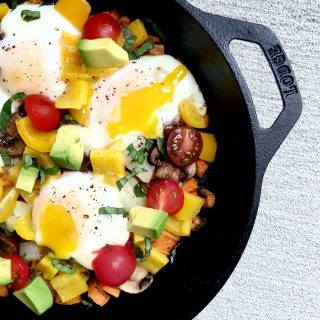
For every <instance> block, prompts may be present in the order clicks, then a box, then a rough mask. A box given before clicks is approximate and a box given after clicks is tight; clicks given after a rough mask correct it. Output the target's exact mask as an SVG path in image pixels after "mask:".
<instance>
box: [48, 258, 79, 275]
mask: <svg viewBox="0 0 320 320" xmlns="http://www.w3.org/2000/svg"><path fill="white" fill-rule="evenodd" d="M52 265H53V267H55V268H57V269H58V270H59V271H60V272H63V273H68V274H75V273H76V268H75V267H74V266H71V265H69V264H65V263H62V262H60V260H58V259H53V260H52Z"/></svg>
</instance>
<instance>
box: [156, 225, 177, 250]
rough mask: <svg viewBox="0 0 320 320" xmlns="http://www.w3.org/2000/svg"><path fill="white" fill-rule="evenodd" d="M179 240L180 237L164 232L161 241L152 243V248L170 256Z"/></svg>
mask: <svg viewBox="0 0 320 320" xmlns="http://www.w3.org/2000/svg"><path fill="white" fill-rule="evenodd" d="M179 240H180V237H179V236H177V235H175V234H173V233H171V232H169V231H166V230H164V231H163V232H162V234H161V236H160V237H159V239H157V240H154V241H152V247H153V248H157V249H158V250H159V251H161V252H162V253H163V254H165V255H166V256H169V255H170V254H171V251H172V250H173V248H174V247H175V246H176V245H177V243H178V241H179Z"/></svg>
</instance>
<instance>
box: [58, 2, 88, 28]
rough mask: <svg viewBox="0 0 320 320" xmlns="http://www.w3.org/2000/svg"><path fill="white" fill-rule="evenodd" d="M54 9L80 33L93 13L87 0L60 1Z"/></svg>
mask: <svg viewBox="0 0 320 320" xmlns="http://www.w3.org/2000/svg"><path fill="white" fill-rule="evenodd" d="M54 8H55V9H56V10H57V11H58V12H59V13H60V14H62V15H63V16H64V17H65V18H66V19H68V20H69V21H70V22H71V24H72V25H73V26H74V27H75V28H77V29H78V30H79V31H82V28H83V26H84V24H85V22H86V21H87V20H88V17H89V14H90V11H91V6H90V4H89V3H88V2H87V1H85V0H59V1H58V2H57V3H56V4H55V6H54Z"/></svg>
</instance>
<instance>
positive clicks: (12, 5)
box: [11, 0, 18, 11]
mask: <svg viewBox="0 0 320 320" xmlns="http://www.w3.org/2000/svg"><path fill="white" fill-rule="evenodd" d="M17 5H18V1H17V0H12V2H11V8H12V11H13V10H14V9H15V8H16V7H17Z"/></svg>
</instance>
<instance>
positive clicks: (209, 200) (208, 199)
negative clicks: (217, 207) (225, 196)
mask: <svg viewBox="0 0 320 320" xmlns="http://www.w3.org/2000/svg"><path fill="white" fill-rule="evenodd" d="M198 195H199V196H200V197H202V198H204V199H205V203H204V205H203V207H204V208H207V209H208V208H212V207H213V205H214V203H215V201H216V197H215V195H214V194H213V193H212V192H211V191H209V190H207V189H204V188H199V189H198Z"/></svg>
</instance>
